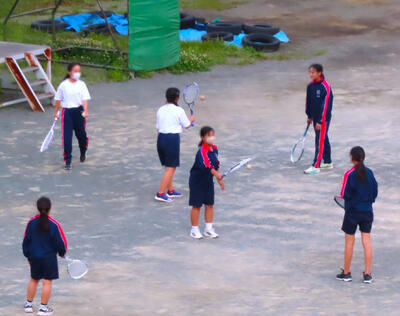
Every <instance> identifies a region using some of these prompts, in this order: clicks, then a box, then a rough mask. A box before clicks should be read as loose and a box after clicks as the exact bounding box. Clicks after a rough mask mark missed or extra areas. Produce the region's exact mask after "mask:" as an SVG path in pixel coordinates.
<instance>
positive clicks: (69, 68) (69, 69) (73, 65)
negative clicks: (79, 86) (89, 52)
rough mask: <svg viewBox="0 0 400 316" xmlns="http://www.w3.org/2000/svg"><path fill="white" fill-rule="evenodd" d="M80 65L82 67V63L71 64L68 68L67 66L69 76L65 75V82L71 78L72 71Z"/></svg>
mask: <svg viewBox="0 0 400 316" xmlns="http://www.w3.org/2000/svg"><path fill="white" fill-rule="evenodd" d="M80 65H81V64H80V63H70V64H68V66H67V74H66V75H65V77H64V80H65V79H69V78H70V75H69V73H70V72H71V71H72V69H74V67H75V66H80Z"/></svg>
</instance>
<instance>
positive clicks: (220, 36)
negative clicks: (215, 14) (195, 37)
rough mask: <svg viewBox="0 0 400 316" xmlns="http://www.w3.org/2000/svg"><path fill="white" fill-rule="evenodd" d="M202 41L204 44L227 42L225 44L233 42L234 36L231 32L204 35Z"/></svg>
mask: <svg viewBox="0 0 400 316" xmlns="http://www.w3.org/2000/svg"><path fill="white" fill-rule="evenodd" d="M201 40H202V41H203V42H207V41H225V42H231V41H233V34H232V33H229V32H211V33H207V34H204V35H203V36H202V37H201Z"/></svg>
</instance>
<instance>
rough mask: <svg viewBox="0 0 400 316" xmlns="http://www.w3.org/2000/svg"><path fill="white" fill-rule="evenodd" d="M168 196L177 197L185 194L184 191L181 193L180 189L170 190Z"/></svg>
mask: <svg viewBox="0 0 400 316" xmlns="http://www.w3.org/2000/svg"><path fill="white" fill-rule="evenodd" d="M167 196H168V197H169V198H177V197H182V196H183V194H182V193H180V192H178V191H175V190H174V191H168V192H167Z"/></svg>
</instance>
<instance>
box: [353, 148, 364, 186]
mask: <svg viewBox="0 0 400 316" xmlns="http://www.w3.org/2000/svg"><path fill="white" fill-rule="evenodd" d="M350 155H351V159H352V160H353V161H356V162H357V166H356V176H357V180H358V181H360V182H365V181H367V169H366V167H365V165H364V160H365V151H364V149H363V148H362V147H360V146H356V147H353V148H352V149H351V150H350Z"/></svg>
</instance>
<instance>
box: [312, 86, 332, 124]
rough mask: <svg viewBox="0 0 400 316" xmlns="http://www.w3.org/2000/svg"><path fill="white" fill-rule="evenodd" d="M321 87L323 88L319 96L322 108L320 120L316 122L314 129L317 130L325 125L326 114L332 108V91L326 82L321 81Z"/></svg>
mask: <svg viewBox="0 0 400 316" xmlns="http://www.w3.org/2000/svg"><path fill="white" fill-rule="evenodd" d="M322 86H323V87H324V90H323V93H322V95H321V96H323V100H324V101H323V103H322V108H321V118H320V120H319V121H318V122H317V124H316V126H315V128H316V129H317V130H319V129H321V125H322V124H324V123H326V117H327V114H328V113H329V112H330V111H331V108H332V106H331V105H332V97H333V94H332V90H331V86H330V85H329V84H328V83H327V82H326V80H324V81H322Z"/></svg>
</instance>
